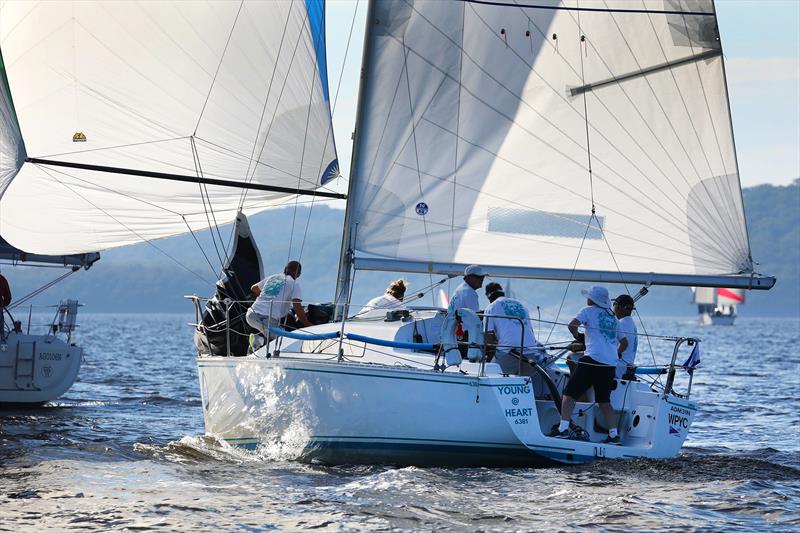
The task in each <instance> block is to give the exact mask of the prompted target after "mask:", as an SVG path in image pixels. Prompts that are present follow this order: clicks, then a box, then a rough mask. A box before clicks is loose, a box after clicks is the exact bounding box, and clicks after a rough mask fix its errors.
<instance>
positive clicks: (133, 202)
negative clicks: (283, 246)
mask: <svg viewBox="0 0 800 533" xmlns="http://www.w3.org/2000/svg"><path fill="white" fill-rule="evenodd" d="M0 49H1V50H2V56H3V60H4V63H5V73H6V75H7V82H8V85H7V86H6V87H4V88H3V89H4V90H2V91H0V128H2V129H0V150H1V151H2V152H0V157H1V158H2V161H0V187H3V189H4V192H3V196H2V204H0V233H1V234H2V235H3V237H5V238H6V239H8V240H9V242H11V243H12V244H14V245H16V246H19V247H20V248H23V249H25V250H28V251H30V252H37V253H47V254H63V253H78V252H86V251H94V250H102V249H107V248H112V247H117V246H123V245H126V244H132V243H135V242H140V241H142V240H149V239H155V238H160V237H167V236H171V235H175V234H179V233H183V232H187V231H189V229H190V228H191V229H192V230H196V229H202V228H205V227H208V226H210V225H213V224H215V221H216V222H219V223H223V222H229V221H230V220H231V219H232V218H233V217H234V215H235V213H236V211H237V210H238V209H239V208H240V207H243V210H244V212H246V213H253V212H257V211H259V210H262V209H265V208H267V207H269V206H271V205H275V204H276V203H278V202H282V201H286V199H287V198H289V197H290V196H291V195H290V194H289V193H287V192H273V191H265V190H249V191H247V193H246V194H245V193H243V190H242V189H240V188H236V187H230V186H220V185H204V186H200V185H198V184H197V183H185V182H180V181H170V180H162V179H155V178H153V177H145V176H143V175H141V174H142V173H150V174H167V175H177V176H179V177H181V176H183V177H189V178H197V177H200V178H203V179H210V180H221V181H223V182H226V183H227V184H229V185H238V184H243V183H251V184H256V185H262V186H272V187H283V188H288V189H293V190H294V189H304V190H316V189H318V188H319V187H321V186H322V185H324V183H325V182H326V181H327V180H329V179H331V178H332V177H335V176H336V175H337V174H338V168H337V164H336V150H335V146H334V142H333V136H332V129H331V115H330V109H329V103H328V81H327V72H326V63H325V37H324V9H323V2H322V0H306V1H300V0H295V1H290V0H286V1H271V2H256V1H252V2H251V1H243V2H228V1H217V2H213V1H212V2H178V1H170V2H66V1H58V2H48V1H45V2H35V3H34V2H4V3H2V5H0ZM8 95H11V96H13V107H10V106H9V104H10V101H9V99H8V97H7V96H8ZM9 111H10V113H9ZM14 111H15V112H16V117H17V118H18V120H19V131H16V125H15V124H13V123H10V122H9V120H8V117H9V116H13V115H14ZM20 133H21V135H20ZM20 137H21V139H24V148H25V152H26V153H25V155H26V156H27V158H28V161H29V162H26V163H24V164H21V161H20V160H19V158H18V157H16V158H15V152H14V149H15V145H14V144H13V143H9V141H13V140H14V139H18V138H20ZM31 159H33V160H37V161H40V160H46V161H56V162H57V163H58V164H59V165H61V166H58V165H56V164H50V163H41V162H37V163H33V162H30V160H31ZM8 161H13V162H14V165H12V171H10V172H9V170H8ZM63 164H68V165H73V166H74V167H78V168H72V167H65V166H63ZM97 166H100V167H112V168H116V169H125V170H126V171H130V170H132V171H134V172H133V173H132V174H131V175H128V174H125V173H122V172H100V171H97V170H88V169H87V167H97ZM14 174H16V176H15V177H13V175H14ZM11 177H13V180H11V179H10V178H11ZM3 189H0V191H3Z"/></svg>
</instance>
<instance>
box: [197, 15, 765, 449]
mask: <svg viewBox="0 0 800 533" xmlns="http://www.w3.org/2000/svg"><path fill="white" fill-rule="evenodd" d="M367 25H368V27H367V35H366V42H365V52H364V64H363V73H362V85H361V96H360V107H359V118H358V120H357V127H356V137H355V148H354V162H353V168H352V171H351V176H350V189H349V200H348V208H347V215H346V223H345V236H344V242H343V248H342V266H341V268H340V275H339V288H338V296H339V300H338V301H339V302H345V304H344V305H343V306H341V307H340V310H341V311H343V312H344V314H345V315H347V314H350V309H349V307H348V305H347V303H346V302H347V300H348V295H349V294H350V287H351V284H352V282H353V277H354V276H355V274H356V273H357V272H358V271H359V270H387V271H401V272H418V273H431V274H444V275H450V276H453V275H458V274H459V273H461V272H462V271H463V269H464V267H465V266H466V265H467V264H470V263H477V264H481V265H484V268H485V269H486V270H487V271H488V272H489V273H490V275H492V276H495V277H522V278H542V279H561V280H570V281H596V282H597V281H599V282H618V283H625V284H626V285H630V284H643V285H648V286H649V285H697V284H699V283H701V282H702V283H703V284H705V285H710V286H725V287H734V286H738V287H740V288H742V287H747V288H761V289H764V288H769V287H771V286H772V284H773V283H774V279H772V278H767V277H763V276H760V275H757V274H756V273H755V272H754V271H753V262H752V259H751V257H750V249H749V244H748V239H747V231H746V224H745V217H744V212H743V207H742V200H741V190H740V185H739V179H738V171H737V165H736V158H735V151H734V147H733V133H732V129H731V123H730V115H729V110H728V102H727V92H726V86H725V75H724V65H723V61H722V52H721V47H720V43H719V38H718V33H717V28H716V17H715V15H714V10H713V4H712V3H711V2H702V1H700V2H691V3H688V4H687V3H686V2H665V3H663V4H659V5H646V6H645V7H642V5H641V4H640V3H634V2H624V1H621V2H611V3H605V2H581V3H580V4H578V3H577V2H553V3H546V4H545V3H541V2H517V3H513V4H509V3H507V2H492V1H487V2H470V1H466V2H424V1H417V2H410V1H402V0H401V1H396V2H373V3H371V8H370V13H369V14H368V16H367ZM721 236H726V237H727V240H728V242H731V243H734V245H733V246H731V247H726V248H725V249H722V248H720V247H719V246H718V245H717V244H716V243H717V242H720V241H719V240H718V239H719V237H721ZM448 318H450V317H446V316H445V312H444V311H438V312H437V311H435V310H430V311H424V310H416V311H412V313H411V314H410V316H408V317H406V318H404V319H403V318H401V317H400V316H399V315H397V314H388V315H387V319H386V320H385V321H382V320H377V321H376V320H360V319H358V318H357V317H355V318H353V319H350V320H346V321H345V322H343V323H333V324H324V325H319V326H314V327H311V328H304V329H303V330H302V332H299V333H298V332H295V333H287V332H281V331H277V330H276V331H273V333H277V334H282V337H281V338H280V339H278V340H276V341H274V342H273V343H271V344H270V345H269V346H268V347H265V348H262V349H261V350H260V351H259V352H257V353H256V355H255V356H250V357H245V358H230V357H227V358H226V357H201V358H200V359H199V362H198V366H199V369H200V379H201V390H202V391H203V407H204V414H205V421H206V428H207V430H208V431H210V432H212V433H214V434H216V435H219V436H221V437H223V438H225V439H227V440H229V441H230V442H235V443H238V444H245V445H258V444H259V443H271V442H273V441H274V440H275V439H278V440H280V439H286V440H291V439H293V438H294V439H299V440H300V441H301V442H302V443H303V444H304V449H303V453H302V457H303V458H306V459H317V460H322V461H325V462H331V463H337V462H381V461H387V462H397V463H410V464H423V465H425V464H458V465H464V464H482V465H496V464H528V465H530V464H539V463H551V462H562V463H573V462H584V461H589V460H592V459H595V458H598V457H600V458H631V457H651V458H666V457H672V456H674V455H675V454H676V453H677V452H678V450H679V449H680V447H681V445H682V444H683V442H684V440H685V439H686V437H687V434H688V430H689V427H690V425H691V423H692V420H693V417H694V415H695V413H696V411H697V409H698V407H699V406H698V404H697V403H696V402H695V401H694V400H693V399H690V398H689V395H690V393H691V376H690V377H689V383H688V384H686V385H684V387H683V388H682V389H681V390H680V391H678V387H677V386H676V385H675V379H676V378H678V379H680V378H681V376H685V373H684V370H682V369H680V366H681V363H682V361H683V357H681V358H680V359H678V354H679V352H680V350H681V348H682V347H683V346H685V344H692V343H696V342H697V340H696V339H684V338H675V339H673V340H674V351H673V352H672V357H671V359H670V360H669V363H668V364H667V365H665V366H663V367H660V368H659V367H654V368H649V369H644V368H640V369H639V370H638V374H637V378H636V379H634V380H632V381H631V380H617V381H616V382H615V390H614V392H613V394H612V404H613V406H614V409H615V410H616V411H617V412H618V413H619V414H620V415H621V420H622V422H621V423H620V427H619V429H620V432H621V435H622V445H620V446H615V445H607V444H603V443H601V442H600V441H601V440H602V437H603V436H604V435H605V431H606V429H607V425H606V424H605V422H604V421H602V420H601V416H600V414H599V412H597V410H596V407H595V406H594V404H593V403H585V404H581V405H579V407H578V409H577V412H578V413H581V414H580V416H578V417H577V423H578V424H579V425H580V426H581V428H582V429H583V430H584V431H585V432H586V434H588V436H589V440H588V441H577V440H568V441H565V440H563V439H556V438H553V437H549V436H547V435H548V434H549V433H550V430H551V427H553V425H554V424H556V423H557V422H558V420H559V415H558V404H559V402H558V398H559V397H560V391H561V390H562V388H563V386H564V383H565V382H566V380H567V371H566V369H565V368H563V367H561V366H559V365H557V364H554V360H555V359H557V358H558V356H556V357H551V358H550V359H548V360H547V361H546V363H547V364H549V366H548V365H547V364H546V368H545V369H542V370H540V371H538V372H537V373H534V375H532V376H514V375H507V374H503V373H502V371H501V369H500V367H499V366H497V365H496V364H493V363H487V362H486V360H485V358H484V357H483V352H481V348H482V347H481V346H480V342H478V345H477V346H476V345H475V344H474V341H473V345H472V347H471V348H470V349H476V350H477V355H476V356H475V357H474V361H470V360H464V361H460V360H457V361H455V362H453V361H447V362H444V361H443V358H444V355H443V354H442V350H443V346H442V344H444V350H445V355H446V349H447V347H448V346H447V339H445V338H443V336H442V335H444V337H447V336H448V328H447V326H445V327H444V328H443V323H445V322H446V321H447V320H448ZM441 332H443V333H441ZM471 333H472V334H471V335H470V338H471V339H479V338H480V332H479V331H476V332H471ZM696 349H697V348H695V350H696ZM697 354H699V352H696V351H693V352H692V356H691V357H689V358H688V359H687V362H686V363H684V364H685V365H687V366H691V365H692V362H693V360H695V356H696V355H697ZM440 363H441V364H440ZM648 372H654V373H658V372H664V373H666V374H667V379H666V382H665V383H663V384H662V383H659V382H653V383H651V382H648V381H646V379H645V375H646V373H648Z"/></svg>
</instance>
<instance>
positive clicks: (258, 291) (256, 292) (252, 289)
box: [250, 283, 261, 296]
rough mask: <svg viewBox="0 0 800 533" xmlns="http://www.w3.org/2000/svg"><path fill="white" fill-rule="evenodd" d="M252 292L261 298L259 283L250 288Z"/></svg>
mask: <svg viewBox="0 0 800 533" xmlns="http://www.w3.org/2000/svg"><path fill="white" fill-rule="evenodd" d="M250 292H252V293H253V294H255V295H256V296H259V295H260V294H261V287H259V286H258V283H255V284H253V286H252V287H250Z"/></svg>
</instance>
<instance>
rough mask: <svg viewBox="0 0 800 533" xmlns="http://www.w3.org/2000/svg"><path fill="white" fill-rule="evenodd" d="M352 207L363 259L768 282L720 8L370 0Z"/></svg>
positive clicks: (362, 264)
mask: <svg viewBox="0 0 800 533" xmlns="http://www.w3.org/2000/svg"><path fill="white" fill-rule="evenodd" d="M350 204H351V205H350V212H349V213H348V217H347V218H348V222H347V223H348V227H347V228H346V235H348V236H349V237H348V239H347V242H346V243H345V248H346V250H345V251H346V252H347V253H346V254H344V256H345V257H346V259H348V260H350V259H352V260H353V262H354V263H355V267H356V268H365V269H385V270H392V269H396V270H407V271H421V272H451V273H455V272H457V271H458V270H459V268H461V266H462V265H464V264H470V263H479V264H483V265H502V269H501V268H499V267H498V270H502V272H499V271H498V272H495V274H500V275H509V276H514V275H518V276H523V277H524V276H526V275H529V277H548V272H549V273H552V276H551V277H553V278H558V277H559V276H561V277H562V279H566V277H565V276H566V275H572V273H575V272H583V275H582V278H580V279H587V280H588V279H597V280H605V281H627V282H631V281H641V282H643V283H646V282H648V279H649V280H650V281H653V282H655V283H658V282H659V279H660V278H659V276H662V275H664V276H666V277H662V278H661V281H663V282H670V283H673V284H684V285H697V284H700V283H698V280H697V278H698V277H708V276H717V277H719V276H725V277H736V276H739V279H738V281H736V282H731V283H732V285H735V284H736V283H738V282H741V283H751V284H753V285H754V286H761V287H765V288H769V287H770V286H772V283H774V280H773V279H772V278H762V277H760V276H751V274H753V261H752V259H751V255H750V246H749V242H748V236H747V228H746V222H745V215H744V209H743V204H742V195H741V188H740V183H739V173H738V169H737V161H736V154H735V150H734V140H733V131H732V126H731V120H730V112H729V106H728V95H727V88H726V82H725V71H724V65H723V59H722V49H721V45H720V40H719V34H718V31H717V20H716V15H715V13H714V6H713V3H712V1H711V0H664V1H649V2H642V1H641V0H635V1H634V0H580V1H578V0H574V1H561V2H559V1H552V0H517V1H512V2H509V1H499V0H498V1H494V0H480V1H478V0H466V1H463V2H447V1H426V0H417V1H413V0H387V1H381V2H373V3H372V8H371V12H370V14H369V15H368V28H367V36H366V44H365V53H364V66H363V80H362V95H361V102H360V108H359V120H358V124H357V129H356V148H355V152H354V163H353V170H352V174H351V188H350ZM491 270H492V269H491V268H490V271H491ZM543 272H544V274H543ZM559 272H560V273H561V274H558V273H559ZM564 273H567V274H564ZM621 273H625V274H621ZM634 274H635V275H634ZM578 278H579V277H576V279H578ZM346 279H347V263H345V264H344V268H343V269H342V272H341V273H340V283H346ZM570 279H572V278H570ZM692 280H694V283H692ZM742 280H750V281H749V282H747V281H742ZM705 281H706V282H707V283H706V284H713V280H705ZM732 285H728V286H732Z"/></svg>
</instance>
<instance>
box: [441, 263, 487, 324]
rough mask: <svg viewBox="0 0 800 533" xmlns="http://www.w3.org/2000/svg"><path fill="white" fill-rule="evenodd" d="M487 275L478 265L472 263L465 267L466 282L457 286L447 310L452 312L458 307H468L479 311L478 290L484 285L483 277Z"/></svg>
mask: <svg viewBox="0 0 800 533" xmlns="http://www.w3.org/2000/svg"><path fill="white" fill-rule="evenodd" d="M485 277H486V273H485V272H484V271H483V268H481V267H480V266H478V265H470V266H468V267H467V268H465V269H464V282H463V283H461V285H459V286H458V287H456V290H455V292H454V293H453V296H452V297H451V298H450V305H449V306H448V308H447V312H448V313H452V312H453V311H455V310H456V309H461V308H464V307H466V308H467V309H471V310H473V311H475V312H476V313H477V312H478V310H479V309H480V306H479V304H478V292H477V291H478V289H480V288H481V287H482V286H483V278H485Z"/></svg>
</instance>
